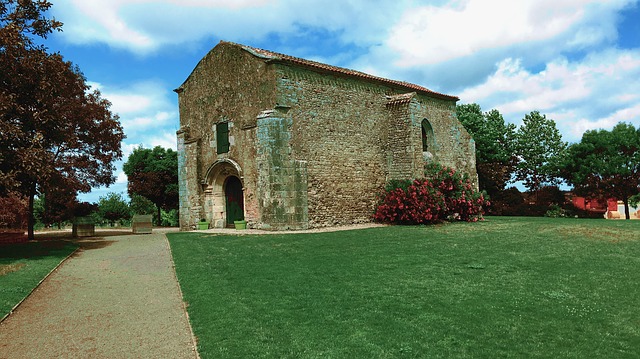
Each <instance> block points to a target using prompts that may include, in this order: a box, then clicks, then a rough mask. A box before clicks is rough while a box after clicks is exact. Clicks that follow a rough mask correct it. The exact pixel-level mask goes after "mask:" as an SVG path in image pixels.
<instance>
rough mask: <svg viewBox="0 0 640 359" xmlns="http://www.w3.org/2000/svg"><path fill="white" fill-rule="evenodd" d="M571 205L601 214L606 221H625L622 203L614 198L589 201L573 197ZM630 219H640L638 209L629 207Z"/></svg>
mask: <svg viewBox="0 0 640 359" xmlns="http://www.w3.org/2000/svg"><path fill="white" fill-rule="evenodd" d="M571 201H572V203H573V205H574V206H575V207H576V208H578V209H582V210H585V211H589V212H593V213H601V214H602V216H603V217H604V218H607V219H625V214H624V213H625V212H624V203H623V202H622V201H618V200H616V199H615V198H609V199H607V200H604V199H590V198H585V197H577V196H576V197H573V198H572V199H571ZM629 215H630V219H640V209H638V208H633V207H629Z"/></svg>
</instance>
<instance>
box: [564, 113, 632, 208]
mask: <svg viewBox="0 0 640 359" xmlns="http://www.w3.org/2000/svg"><path fill="white" fill-rule="evenodd" d="M562 174H563V177H564V178H565V179H566V180H567V182H568V183H570V184H572V185H573V186H574V187H575V191H576V193H578V194H582V195H585V196H589V197H590V196H593V197H600V198H603V197H604V198H610V197H615V198H616V199H619V200H622V202H623V203H624V209H625V217H626V218H627V219H629V218H630V213H629V203H630V202H633V201H634V199H635V197H634V196H638V194H639V193H640V127H639V128H638V129H635V128H634V127H633V125H631V124H626V123H622V122H621V123H618V124H617V125H616V126H615V127H614V128H613V129H612V130H611V131H607V130H592V131H587V132H585V133H584V134H583V135H582V140H581V141H580V143H576V144H573V145H571V146H570V147H569V149H568V150H567V155H566V156H565V158H564V163H563V170H562Z"/></svg>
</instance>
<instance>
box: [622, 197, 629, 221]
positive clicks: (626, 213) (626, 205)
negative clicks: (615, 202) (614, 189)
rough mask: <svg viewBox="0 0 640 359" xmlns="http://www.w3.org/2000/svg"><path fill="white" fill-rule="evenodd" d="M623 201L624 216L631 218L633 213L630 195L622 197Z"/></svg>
mask: <svg viewBox="0 0 640 359" xmlns="http://www.w3.org/2000/svg"><path fill="white" fill-rule="evenodd" d="M622 203H624V216H625V217H624V218H625V219H631V214H630V213H629V197H626V196H625V197H624V198H623V199H622Z"/></svg>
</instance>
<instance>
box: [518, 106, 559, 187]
mask: <svg viewBox="0 0 640 359" xmlns="http://www.w3.org/2000/svg"><path fill="white" fill-rule="evenodd" d="M566 148H567V144H566V142H563V141H562V135H561V134H560V131H558V129H557V128H556V123H555V122H554V121H553V120H552V119H547V117H546V116H545V115H542V114H540V112H538V111H533V112H531V113H529V114H527V115H525V117H524V123H523V125H522V126H520V128H518V131H517V133H516V154H517V155H518V159H519V162H518V164H517V165H516V180H518V181H523V182H524V185H525V186H526V187H527V188H528V189H529V190H530V191H535V192H536V193H537V192H538V190H539V189H540V188H542V187H543V186H545V185H557V184H559V183H560V181H559V180H558V178H559V173H558V168H559V167H558V166H559V160H560V159H561V156H562V155H563V152H564V151H565V150H566Z"/></svg>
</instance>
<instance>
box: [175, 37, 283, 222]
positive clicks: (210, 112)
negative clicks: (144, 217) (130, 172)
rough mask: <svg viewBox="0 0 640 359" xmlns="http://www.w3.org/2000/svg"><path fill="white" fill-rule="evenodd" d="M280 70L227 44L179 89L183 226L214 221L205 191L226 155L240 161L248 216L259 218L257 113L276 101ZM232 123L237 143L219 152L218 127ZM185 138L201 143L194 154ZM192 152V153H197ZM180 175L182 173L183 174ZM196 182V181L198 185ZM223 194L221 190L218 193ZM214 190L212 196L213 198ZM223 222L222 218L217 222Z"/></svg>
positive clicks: (202, 61)
mask: <svg viewBox="0 0 640 359" xmlns="http://www.w3.org/2000/svg"><path fill="white" fill-rule="evenodd" d="M274 88H275V75H274V74H273V70H272V69H271V67H269V66H268V65H267V64H266V63H265V62H264V61H261V60H258V59H256V57H255V56H253V55H252V54H250V53H248V52H247V51H245V50H242V49H241V48H239V47H238V46H235V45H233V44H228V43H221V44H219V45H218V46H216V47H215V48H214V49H213V50H211V51H210V52H209V53H208V54H207V55H206V56H205V57H204V58H203V59H202V60H201V61H200V63H198V65H197V66H196V68H195V69H194V70H193V72H192V73H191V75H190V76H189V78H188V79H187V80H186V81H185V82H184V83H183V84H182V86H180V88H178V89H177V90H176V92H177V93H178V95H179V96H178V99H179V107H180V130H179V131H178V142H179V144H178V156H179V157H180V158H181V160H182V163H181V165H180V166H179V173H181V174H182V177H181V179H179V181H180V182H181V186H180V191H181V194H180V198H181V199H180V203H181V206H180V219H181V221H180V222H181V228H182V229H188V227H189V226H191V225H193V224H194V223H195V222H197V221H198V219H199V218H198V217H206V218H207V219H209V220H212V219H214V218H215V217H216V214H214V213H213V209H211V208H209V207H210V206H207V205H205V197H207V196H205V193H204V192H205V191H207V186H209V191H210V190H211V188H210V187H211V185H212V183H210V182H211V181H212V179H211V178H206V176H207V174H208V173H212V171H211V169H212V168H211V166H212V165H213V164H214V163H217V162H219V161H220V160H229V161H233V162H234V163H237V164H238V165H239V166H240V168H241V169H242V172H243V174H242V175H240V174H238V175H240V177H242V178H241V181H242V183H243V186H244V188H243V190H244V197H245V198H244V204H245V219H246V220H247V221H248V222H252V221H259V219H260V218H259V216H260V210H259V208H258V199H257V190H258V188H257V186H258V184H257V175H256V174H257V165H256V162H255V159H256V157H257V152H256V146H255V143H256V117H257V116H258V114H259V113H260V112H261V111H263V110H265V109H268V108H273V106H274V104H275V92H274ZM219 122H230V123H232V124H233V125H232V126H231V127H230V130H229V131H230V132H229V135H230V139H231V140H232V145H231V147H230V150H229V152H228V153H223V154H219V155H218V154H216V148H215V146H216V143H215V139H216V136H215V127H216V124H217V123H219ZM181 138H182V139H181ZM180 141H182V143H195V142H197V143H198V144H199V145H198V146H197V147H198V148H197V149H195V150H193V151H196V152H197V153H196V154H195V155H194V156H191V155H187V154H186V153H185V152H184V150H185V149H186V148H187V147H185V146H183V145H180ZM193 151H191V152H190V153H192V152H193ZM179 178H180V177H179ZM194 184H195V185H194ZM215 195H219V194H215ZM212 196H214V194H211V195H209V194H208V197H209V198H211V197H212ZM216 223H222V222H216Z"/></svg>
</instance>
